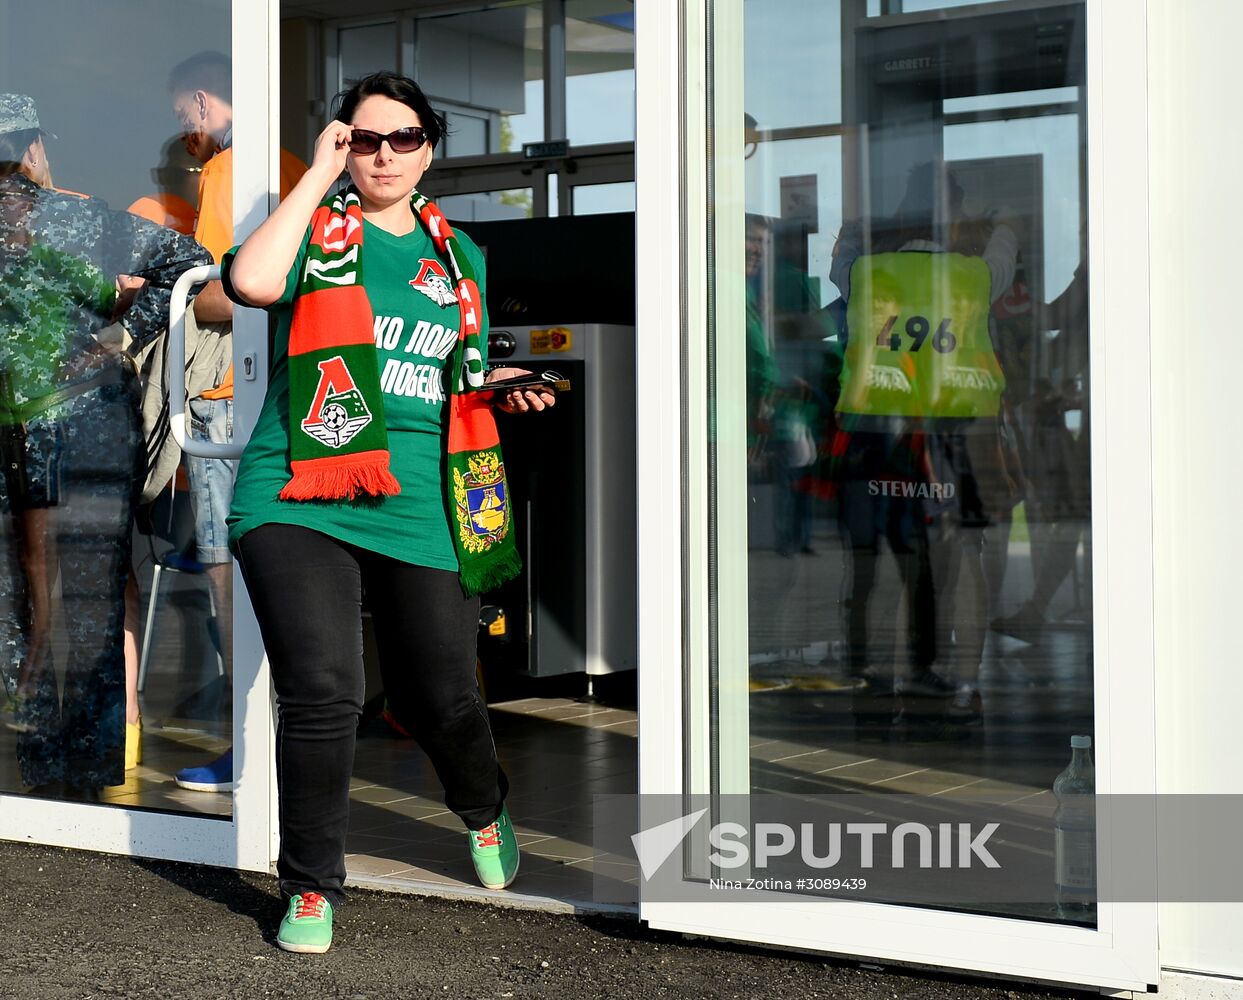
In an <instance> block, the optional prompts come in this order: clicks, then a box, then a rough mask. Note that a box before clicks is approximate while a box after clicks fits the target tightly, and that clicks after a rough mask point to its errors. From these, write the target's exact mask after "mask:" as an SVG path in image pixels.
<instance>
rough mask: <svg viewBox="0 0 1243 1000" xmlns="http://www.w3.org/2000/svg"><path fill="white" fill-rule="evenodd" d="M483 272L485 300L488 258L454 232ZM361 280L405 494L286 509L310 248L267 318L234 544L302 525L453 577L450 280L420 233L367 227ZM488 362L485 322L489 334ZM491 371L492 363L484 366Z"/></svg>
mask: <svg viewBox="0 0 1243 1000" xmlns="http://www.w3.org/2000/svg"><path fill="white" fill-rule="evenodd" d="M455 232H456V233H457V237H458V239H459V240H460V242H461V244H462V246H463V248H464V249H465V250H466V253H467V254H468V256H469V257H470V259H471V263H472V264H473V265H474V269H475V274H476V276H477V278H478V281H479V291H480V294H481V295H482V296H484V298H485V301H486V296H487V286H486V284H485V276H484V261H483V254H481V253H480V252H479V248H478V247H476V246H475V244H474V243H473V242H472V241H471V240H470V238H469V237H467V236H466V235H465V234H464V233H462V232H461V231H460V230H456V231H455ZM363 248H364V249H363V254H364V258H363V259H364V261H365V267H364V275H365V277H364V281H365V284H366V289H367V296H368V298H370V300H371V308H372V311H373V312H374V313H375V340H376V360H377V362H378V363H379V370H380V388H381V390H382V391H383V393H384V419H385V423H386V425H387V427H388V447H389V454H390V468H391V470H392V472H393V475H394V476H396V477H397V481H398V482H399V483H401V492H400V493H398V494H397V495H395V496H390V497H382V498H378V499H377V498H362V499H358V500H334V501H312V502H300V501H289V500H281V499H279V498H278V494H279V493H280V491H281V489H282V488H283V487H284V486H285V484H286V483H287V482H289V477H290V475H291V474H292V473H291V472H290V464H289V325H290V320H291V319H292V316H293V296H294V290H295V289H296V288H297V284H298V281H297V279H298V275H299V274H300V272H301V270H302V265H303V262H304V260H305V258H306V241H305V240H304V241H303V249H302V251H301V252H300V253H299V254H298V259H297V260H296V261H295V262H294V266H293V268H292V269H291V270H290V272H289V276H288V277H287V278H286V280H285V293H284V294H283V295H282V296H281V298H280V300H279V301H277V302H275V303H273V304H272V305H271V306H269V307H268V309H269V312H271V313H272V314H273V315H274V316H275V317H276V321H277V327H276V343H275V348H274V352H273V362H272V370H271V374H270V377H269V381H268V391H267V396H266V397H265V399H264V401H263V410H262V411H261V412H260V414H259V421H258V423H257V424H256V425H255V430H254V433H253V434H252V435H251V437H250V441H249V443H248V444H247V445H246V450H245V452H244V453H243V455H242V460H241V464H240V466H239V467H238V472H237V482H236V485H235V487H234V491H233V509H232V510H231V511H230V513H229V544H230V546H232V547H233V548H234V549H236V547H237V542H238V539H240V538H241V537H242V535H244V534H245V533H246V532H248V531H250V530H251V529H252V528H256V527H258V526H259V525H261V524H274V523H275V524H298V525H302V526H304V527H307V528H313V529H315V530H316V531H322V532H323V533H324V534H327V535H331V536H332V537H334V538H339V539H341V540H342V541H344V542H348V543H350V544H352V545H357V546H359V547H360V548H364V549H368V550H370V551H373V552H380V553H382V554H384V555H387V556H392V557H393V558H395V559H400V560H401V561H402V562H408V563H412V564H414V565H416V566H430V567H432V568H434V569H446V570H453V571H456V570H457V568H458V561H457V554H456V552H455V550H454V547H453V538H452V536H451V535H450V533H449V513H448V510H447V508H446V501H445V441H446V437H447V434H448V414H449V407H448V402H447V398H448V393H447V391H446V384H447V377H446V376H444V374H443V373H444V368H445V366H446V365H447V364H448V362H449V359H450V358H451V356H452V352H453V348H454V345H455V344H456V343H457V335H458V322H459V313H458V303H457V298H456V296H455V295H454V291H453V281H452V279H451V278H450V277H449V275H448V273H447V272H446V270H445V266H444V265H443V264H442V263H441V261H440V257H439V256H438V255H437V253H436V248H435V246H433V244H432V240H431V237H430V236H428V235H427V232H426V230H425V229H424V228H423V226H422V225H419V226H418V227H417V228H416V229H415V230H414V231H413V232H411V233H408V234H407V235H405V236H393V235H392V234H391V233H387V232H385V231H384V230H383V229H379V228H378V227H376V226H373V225H372V224H371V223H370V222H366V221H364V223H363ZM480 339H481V341H482V344H483V345H484V347H483V349H484V353H485V355H486V352H487V346H486V345H487V341H488V314H487V309H486V308H485V309H484V315H483V335H482V337H481V338H480ZM484 364H485V365H486V364H487V358H486V356H485V358H484Z"/></svg>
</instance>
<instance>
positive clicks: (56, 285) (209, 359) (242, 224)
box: [0, 0, 276, 870]
mask: <svg viewBox="0 0 1243 1000" xmlns="http://www.w3.org/2000/svg"><path fill="white" fill-rule="evenodd" d="M0 24H3V31H2V32H0V39H2V41H0V92H3V93H4V94H5V95H6V97H5V98H3V99H2V100H4V101H6V102H7V103H6V107H19V106H20V107H21V108H23V109H24V110H23V111H22V115H20V116H18V118H17V119H12V120H10V118H6V119H5V123H6V124H14V125H20V126H22V128H21V129H19V130H18V131H17V132H13V131H8V132H7V133H6V134H5V135H3V136H0V142H3V143H4V145H3V148H0V161H5V163H7V164H8V167H9V168H12V167H13V166H14V162H15V161H22V158H23V156H24V157H25V161H24V162H20V163H19V164H18V166H19V169H17V170H12V169H7V168H5V167H0V172H3V173H4V174H5V176H4V177H3V178H0V181H2V182H3V184H4V194H5V204H6V211H5V222H4V226H5V233H4V235H3V243H2V244H0V245H2V246H3V251H2V256H3V262H2V263H0V267H3V268H4V270H5V271H6V272H12V273H10V274H6V277H5V282H4V284H5V287H6V288H7V289H8V291H7V292H6V293H5V295H4V303H3V309H2V310H0V312H2V313H3V317H4V318H3V321H2V322H3V325H4V328H5V334H4V343H3V345H2V346H0V351H3V354H4V369H5V370H6V373H7V375H8V378H7V382H8V387H7V388H8V392H7V393H6V402H7V403H8V404H12V405H9V406H7V409H8V410H9V411H10V412H11V413H16V414H17V415H18V417H19V418H20V419H13V420H6V424H5V439H6V444H7V447H8V448H9V451H6V455H7V456H9V458H11V459H13V461H11V462H8V463H7V464H8V465H9V466H10V470H9V471H10V474H9V475H7V476H6V481H5V487H4V489H5V502H4V505H3V511H2V513H0V518H2V519H3V534H2V536H0V545H2V546H3V549H4V565H5V566H6V570H5V572H6V574H7V575H6V584H5V586H4V587H3V588H0V589H3V591H4V598H3V614H2V619H3V620H2V623H0V627H3V630H4V633H3V638H4V643H3V648H4V656H3V659H2V660H0V675H2V677H3V685H4V686H3V689H2V690H0V699H2V701H3V710H4V714H3V729H2V730H0V799H2V800H3V804H2V805H0V836H4V837H13V838H18V837H20V838H22V839H28V840H35V841H40V842H45V843H53V844H61V845H65V846H74V847H82V848H89V849H93V850H102V851H111V852H118V853H132V854H143V855H150V856H160V857H168V858H177V859H182V860H188V861H198V862H204V863H210V864H220V865H230V866H234V867H245V868H255V869H261V870H266V869H267V867H268V864H269V859H270V857H271V851H270V844H271V824H270V818H269V813H270V807H269V802H270V798H271V795H270V793H271V791H272V786H271V782H270V771H271V763H270V761H271V752H270V736H271V733H270V730H271V723H270V718H271V713H270V708H269V702H268V684H267V679H266V673H265V672H264V669H263V663H262V647H261V645H260V643H259V638H258V634H257V629H255V627H254V625H253V622H252V620H251V616H250V611H249V607H248V605H247V604H246V601H245V595H244V590H243V588H242V587H241V584H240V581H235V579H234V577H235V569H234V567H233V564H232V560H231V558H230V556H229V553H228V549H227V545H226V542H225V538H224V534H225V528H224V524H223V517H224V514H225V513H226V512H227V509H228V503H229V495H230V493H231V481H232V473H233V468H232V463H231V462H228V461H219V462H215V463H203V462H201V461H198V460H197V459H195V458H194V457H192V456H190V455H189V454H187V455H186V456H179V455H178V454H177V450H176V449H175V448H170V447H168V446H167V445H166V444H165V442H166V440H167V439H169V438H170V437H171V435H170V434H169V428H168V421H167V414H166V411H165V409H164V408H165V407H166V406H167V401H166V399H165V397H164V396H163V394H162V393H161V392H160V388H159V384H160V379H161V376H165V377H166V374H165V369H166V368H167V350H168V333H167V327H168V306H169V296H170V290H171V286H172V284H173V282H174V281H175V279H176V278H177V276H178V275H179V274H180V273H181V272H183V271H185V270H186V269H187V268H189V267H191V266H192V265H195V264H198V263H205V262H209V261H210V260H211V259H212V257H215V258H217V259H218V257H219V255H220V253H222V252H223V249H227V248H228V246H229V245H230V244H231V243H232V241H233V239H234V237H235V234H236V238H237V239H239V240H240V238H241V237H242V236H244V235H245V233H246V232H248V231H249V230H250V229H253V227H254V226H255V225H256V224H257V223H258V221H259V220H260V219H262V218H263V217H264V216H266V214H267V213H268V211H269V197H268V191H269V190H274V187H275V186H274V185H270V184H269V159H270V157H269V150H268V131H269V115H270V108H269V101H268V99H267V95H268V94H270V93H271V84H270V79H269V77H270V74H271V73H274V72H275V65H276V54H275V52H274V51H270V45H271V39H272V35H273V32H272V30H271V24H270V18H269V11H268V10H267V5H264V4H253V3H245V2H242V0H235V2H232V3H231V2H229V0H199V2H195V3H181V4H173V5H169V4H164V3H156V2H144V3H140V4H138V5H137V6H136V7H134V8H133V9H132V10H131V11H130V14H129V15H128V16H126V17H122V18H121V19H120V20H118V19H117V18H116V17H115V12H111V11H106V10H104V9H102V8H100V9H96V7H95V6H94V5H89V4H88V5H84V4H81V3H75V2H52V3H47V4H42V5H38V6H35V7H32V6H31V5H28V4H19V3H15V2H12V3H10V2H4V3H2V4H0ZM66 26H71V27H70V28H69V29H68V30H67V28H66ZM52 35H54V36H55V37H56V38H57V39H58V45H57V48H56V55H55V56H54V57H52V58H50V59H49V58H48V57H47V54H46V46H44V45H42V44H41V42H40V40H41V39H46V38H48V37H50V36H52ZM11 94H22V95H27V96H28V97H29V98H30V101H29V102H28V103H25V104H23V103H22V102H21V101H20V100H19V99H17V98H13V97H10V96H8V95H11ZM234 95H239V96H238V98H237V100H234ZM241 95H245V96H244V97H243V96H241ZM35 113H37V116H38V119H37V122H36V121H35V120H34V118H33V117H32V115H33V114H35ZM19 119H20V120H19ZM18 140H20V141H18ZM19 147H21V148H19ZM46 167H50V172H48V171H47V170H46V169H45V168H46ZM208 178H210V181H209V179H208ZM19 195H24V198H23V197H18V196H19ZM17 276H22V277H23V280H22V281H17V280H14V279H15V277H17ZM19 288H20V289H22V291H23V293H24V294H18V293H17V292H15V289H19ZM214 291H215V290H213V289H207V290H206V291H204V293H203V294H202V295H201V296H200V298H199V301H198V302H197V303H196V306H195V310H196V313H197V315H198V324H197V330H198V333H197V339H196V341H195V345H196V346H195V348H194V352H193V353H194V354H195V356H196V361H195V363H194V364H192V365H189V366H187V369H186V371H187V375H188V378H189V380H190V382H191V383H192V384H191V385H190V387H189V390H190V396H191V401H190V404H189V406H188V410H189V411H190V412H189V414H188V416H189V417H190V433H189V436H190V438H191V439H192V440H193V439H196V438H203V439H209V440H213V441H217V442H222V441H230V440H231V441H232V443H233V444H234V446H235V447H236V448H238V449H240V445H241V443H242V442H244V440H245V437H246V434H247V433H248V430H249V427H250V426H251V424H252V422H253V419H254V417H255V416H256V415H257V413H258V409H259V404H260V401H261V399H262V394H263V386H264V366H265V358H266V337H267V333H266V323H265V321H264V318H263V316H262V315H252V314H250V313H249V311H244V310H238V312H237V314H236V315H235V316H232V317H230V316H229V314H228V309H227V303H223V301H222V297H220V296H218V295H215V296H213V295H212V294H211V293H213V292H214ZM31 344H37V345H38V349H37V350H36V351H34V352H31V351H29V350H27V349H26V348H27V347H29V346H30V345H31ZM235 356H236V358H237V359H238V364H237V365H236V368H235V371H236V378H233V377H232V372H231V371H230V365H231V363H232V361H233V359H234V357H235ZM178 374H179V375H180V372H178ZM172 382H173V385H174V387H175V386H176V383H177V379H176V378H174V379H173V380H172ZM173 391H176V388H174V390H173ZM6 461H7V460H6ZM235 596H236V600H235V599H234V597H235Z"/></svg>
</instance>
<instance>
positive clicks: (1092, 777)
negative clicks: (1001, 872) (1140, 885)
mask: <svg viewBox="0 0 1243 1000" xmlns="http://www.w3.org/2000/svg"><path fill="white" fill-rule="evenodd" d="M1070 748H1071V754H1070V763H1069V764H1068V765H1067V766H1066V770H1064V771H1063V772H1062V773H1061V774H1059V775H1058V776H1057V780H1055V781H1054V782H1053V794H1054V795H1056V796H1057V812H1056V813H1055V814H1054V819H1053V836H1054V841H1053V857H1054V865H1055V872H1056V875H1055V884H1056V888H1057V910H1058V914H1059V915H1060V916H1061V917H1062V918H1063V919H1066V920H1075V921H1082V920H1084V919H1085V918H1089V917H1091V916H1092V915H1093V914H1094V913H1095V912H1096V801H1095V798H1094V795H1095V793H1096V769H1095V768H1094V767H1093V766H1092V737H1091V736H1072V737H1071V738H1070Z"/></svg>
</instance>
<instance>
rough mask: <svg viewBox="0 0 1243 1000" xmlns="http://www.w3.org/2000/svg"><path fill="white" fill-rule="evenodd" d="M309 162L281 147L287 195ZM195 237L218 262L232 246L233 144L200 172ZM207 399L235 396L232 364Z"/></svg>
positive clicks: (282, 186) (206, 394)
mask: <svg viewBox="0 0 1243 1000" xmlns="http://www.w3.org/2000/svg"><path fill="white" fill-rule="evenodd" d="M306 170H307V167H306V164H305V163H303V162H302V161H301V160H299V159H298V158H297V157H296V156H294V155H293V153H290V152H287V151H285V150H283V149H282V150H281V187H280V195H281V197H282V198H284V197H285V196H286V195H287V194H289V192H290V191H292V190H293V186H294V185H295V184H297V183H298V181H299V180H300V179H301V178H302V175H303V174H305V173H306ZM194 238H195V239H196V240H198V242H199V243H201V244H202V245H203V246H205V247H206V248H207V250H208V252H209V253H210V254H211V255H212V259H213V260H215V262H216V263H217V264H219V263H220V262H221V260H223V259H224V255H225V254H226V253H228V252H229V251H230V250H231V249H232V248H233V147H232V146H230V147H229V148H228V149H222V150H221V151H220V152H219V153H217V154H216V155H215V156H213V157H212V158H211V159H210V160H208V161H207V163H206V165H204V167H203V172H202V174H200V175H199V211H198V218H197V219H196V220H195V223H194ZM203 398H204V399H232V398H233V366H232V365H230V366H229V370H228V371H227V372H226V373H225V376H224V381H223V382H221V383H220V385H218V386H217V387H216V388H215V389H209V390H208V391H207V392H204V393H203Z"/></svg>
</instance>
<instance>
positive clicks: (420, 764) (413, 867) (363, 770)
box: [346, 698, 639, 909]
mask: <svg viewBox="0 0 1243 1000" xmlns="http://www.w3.org/2000/svg"><path fill="white" fill-rule="evenodd" d="M490 708H491V714H492V728H493V735H494V738H495V740H496V746H497V753H498V755H499V756H500V758H501V761H502V764H503V766H504V768H505V772H506V774H507V775H508V776H509V782H510V797H509V807H510V815H511V816H512V818H513V822H514V829H515V831H516V833H517V835H518V842H519V845H520V846H521V848H522V863H521V868H520V875H519V879H518V881H517V882H516V883H515V884H514V886H513V887H512V889H510V890H508V891H505V892H490V891H488V890H486V889H482V888H480V887H479V885H478V883H477V882H476V881H475V877H474V872H473V870H472V868H471V865H470V860H469V857H468V855H467V849H466V840H465V835H464V833H463V831H462V824H461V821H460V820H459V819H458V818H457V817H456V816H455V815H453V814H452V813H451V812H449V811H448V810H447V809H446V808H445V806H444V802H443V798H442V793H441V790H440V783H439V781H438V780H437V778H436V775H435V773H434V772H433V771H432V769H431V767H430V765H429V764H428V763H427V761H426V758H425V757H424V756H423V753H422V751H421V750H420V749H419V748H418V746H417V744H415V743H414V741H412V740H405V739H400V738H398V737H397V736H396V735H395V734H392V733H391V732H390V731H388V730H387V729H386V728H385V727H384V726H383V724H382V723H378V722H377V723H373V724H371V725H368V726H366V727H364V729H363V731H362V733H361V734H360V738H359V743H358V755H357V758H356V762H355V766H354V774H355V777H354V782H353V791H352V794H351V799H352V813H351V820H350V834H349V840H348V842H347V846H346V849H347V851H348V852H349V853H348V856H347V859H346V864H347V867H348V870H349V872H350V877H351V880H352V881H353V882H354V883H355V884H370V885H383V886H384V887H386V888H390V889H394V888H396V889H410V890H424V891H425V890H427V889H433V890H434V891H439V892H448V893H453V894H462V895H469V896H474V897H478V898H487V899H493V900H496V901H499V902H510V903H518V904H531V903H533V902H537V901H538V902H540V903H541V904H543V905H547V904H548V903H549V902H552V903H553V904H554V908H561V909H601V908H606V907H604V906H602V905H601V904H598V903H595V902H594V901H593V895H594V893H593V878H594V877H595V872H594V868H593V864H592V859H593V856H595V855H596V852H595V851H594V850H593V847H592V834H591V831H592V795H593V794H596V793H633V792H635V791H636V776H637V769H638V757H637V745H636V736H637V731H638V719H637V715H636V713H635V712H634V710H633V709H629V708H610V707H607V706H604V705H594V704H589V703H584V702H579V701H574V700H572V699H568V698H524V699H521V700H518V701H511V702H506V703H502V704H494V705H491V706H490ZM638 875H639V872H638V868H637V867H635V868H632V869H628V870H624V871H623V870H616V869H614V868H613V866H610V871H609V872H608V874H607V876H606V877H608V878H612V879H619V880H621V881H624V882H632V883H634V882H637V879H638ZM610 895H612V896H615V895H616V893H615V892H614V893H610Z"/></svg>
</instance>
